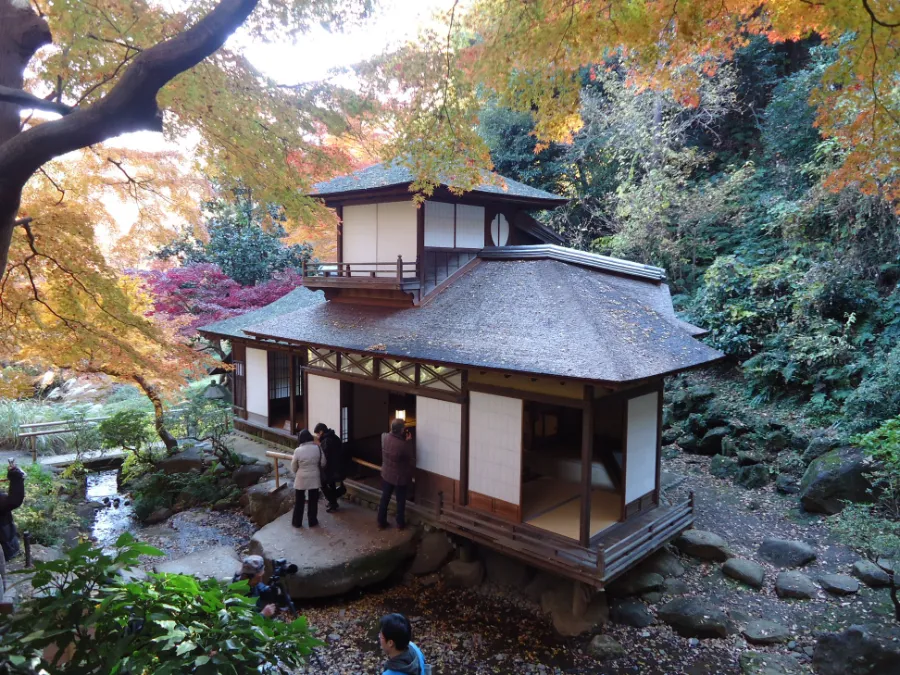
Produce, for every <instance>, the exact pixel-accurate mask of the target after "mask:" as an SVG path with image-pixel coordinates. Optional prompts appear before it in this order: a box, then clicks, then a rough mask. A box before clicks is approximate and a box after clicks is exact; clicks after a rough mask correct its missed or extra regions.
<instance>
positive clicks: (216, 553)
mask: <svg viewBox="0 0 900 675" xmlns="http://www.w3.org/2000/svg"><path fill="white" fill-rule="evenodd" d="M240 568H241V559H240V558H239V557H238V554H237V553H235V551H234V549H233V548H231V547H230V546H216V547H214V548H208V549H205V550H203V551H197V552H195V553H191V554H190V555H186V556H184V557H183V558H178V559H177V560H169V561H166V562H164V563H159V564H158V565H156V566H155V571H156V572H159V573H160V574H188V575H191V576H195V577H198V578H200V579H207V578H213V579H220V580H227V581H231V579H232V577H233V576H234V575H235V574H236V573H237V572H239V571H240Z"/></svg>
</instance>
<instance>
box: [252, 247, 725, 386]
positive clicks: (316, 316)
mask: <svg viewBox="0 0 900 675" xmlns="http://www.w3.org/2000/svg"><path fill="white" fill-rule="evenodd" d="M246 332H247V333H249V334H251V335H254V336H256V337H257V338H264V339H270V340H279V341H286V342H292V343H298V344H309V345H314V346H326V347H330V348H334V349H342V350H348V351H353V352H366V353H371V354H375V355H380V356H391V357H394V358H398V359H410V360H418V361H425V362H432V363H443V364H448V365H457V366H462V367H475V368H484V369H489V370H499V371H504V372H520V373H528V374H531V375H544V376H553V377H563V378H567V379H578V380H583V381H592V382H600V383H606V384H611V385H616V384H622V383H631V382H637V381H642V380H647V379H650V378H656V377H662V376H664V375H669V374H672V373H675V372H681V371H683V370H689V369H691V368H697V367H700V366H703V365H706V364H709V363H712V362H714V361H716V360H718V359H720V358H722V354H721V353H720V352H718V351H716V350H715V349H712V348H711V347H708V346H707V345H705V344H703V343H701V342H699V341H697V340H695V339H693V338H692V337H691V336H690V335H689V334H688V333H687V332H686V331H685V330H684V327H683V323H682V322H681V321H680V320H679V319H678V318H677V317H676V316H675V313H674V310H673V309H672V304H671V298H670V296H669V292H668V287H667V286H666V285H665V284H662V283H654V282H652V280H650V279H641V278H636V277H628V276H623V275H616V274H612V273H608V272H604V271H603V270H598V269H596V268H589V267H585V266H582V265H576V264H572V263H567V262H563V261H559V260H552V259H542V260H483V261H482V262H481V263H480V264H478V265H475V266H474V267H472V268H471V269H470V270H469V271H468V272H467V273H466V274H464V275H462V276H461V277H460V278H459V279H457V280H456V281H455V282H454V283H453V284H451V285H450V286H448V287H447V288H446V289H445V290H444V291H442V292H441V293H438V294H437V295H436V296H435V297H434V298H433V299H432V300H430V301H429V302H428V303H426V304H424V305H422V306H421V307H411V308H408V309H404V308H385V307H373V306H366V305H352V304H347V303H336V302H328V303H323V304H317V305H313V306H310V307H307V308H305V309H302V310H299V311H297V312H293V313H291V314H286V315H283V316H281V317H278V318H276V319H273V320H270V321H266V322H264V323H262V324H260V325H256V326H253V327H248V328H247V329H246Z"/></svg>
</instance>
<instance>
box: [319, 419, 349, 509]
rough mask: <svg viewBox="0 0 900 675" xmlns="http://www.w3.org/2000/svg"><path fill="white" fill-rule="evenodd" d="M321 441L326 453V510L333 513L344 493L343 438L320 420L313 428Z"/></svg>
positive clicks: (320, 445)
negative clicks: (342, 483) (341, 484)
mask: <svg viewBox="0 0 900 675" xmlns="http://www.w3.org/2000/svg"><path fill="white" fill-rule="evenodd" d="M313 431H314V433H315V435H316V438H317V439H318V441H319V447H320V448H322V454H323V455H325V471H324V472H323V474H322V494H324V495H325V499H326V500H327V501H328V506H326V507H325V510H326V511H328V512H329V513H331V512H332V511H336V510H337V509H338V508H339V507H340V504H338V497H340V496H341V494H343V493H342V492H341V488H339V487H338V483H340V482H342V481H343V480H344V456H343V455H344V453H343V445H342V443H341V439H340V438H338V436H337V434H336V433H334V429H329V428H328V426H327V425H325V424H323V423H322V422H319V423H318V424H317V425H316V428H315V429H314V430H313Z"/></svg>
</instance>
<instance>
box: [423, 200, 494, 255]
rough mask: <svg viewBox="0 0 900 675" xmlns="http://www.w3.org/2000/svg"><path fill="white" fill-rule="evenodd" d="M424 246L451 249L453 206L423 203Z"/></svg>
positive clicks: (440, 203)
mask: <svg viewBox="0 0 900 675" xmlns="http://www.w3.org/2000/svg"><path fill="white" fill-rule="evenodd" d="M482 228H483V226H482ZM483 236H484V235H482V237H483ZM425 246H436V247H439V248H453V204H445V203H444V202H425Z"/></svg>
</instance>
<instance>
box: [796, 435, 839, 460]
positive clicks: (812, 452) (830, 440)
mask: <svg viewBox="0 0 900 675" xmlns="http://www.w3.org/2000/svg"><path fill="white" fill-rule="evenodd" d="M839 444H840V439H839V438H834V437H833V436H813V437H812V438H811V439H810V441H809V445H807V446H806V449H805V450H804V451H803V454H802V455H800V458H801V459H802V460H803V463H804V464H809V463H810V462H812V461H813V460H815V459H818V458H819V457H821V456H822V455H824V454H825V453H827V452H831V451H832V450H834V449H835V448H836V447H837V446H838V445H839Z"/></svg>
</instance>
